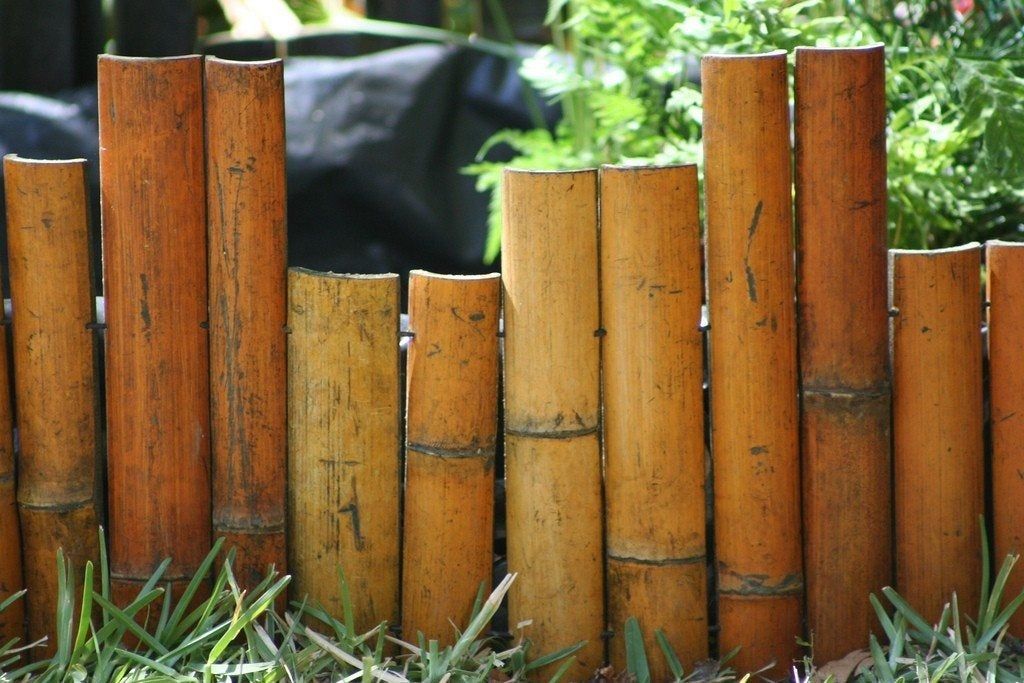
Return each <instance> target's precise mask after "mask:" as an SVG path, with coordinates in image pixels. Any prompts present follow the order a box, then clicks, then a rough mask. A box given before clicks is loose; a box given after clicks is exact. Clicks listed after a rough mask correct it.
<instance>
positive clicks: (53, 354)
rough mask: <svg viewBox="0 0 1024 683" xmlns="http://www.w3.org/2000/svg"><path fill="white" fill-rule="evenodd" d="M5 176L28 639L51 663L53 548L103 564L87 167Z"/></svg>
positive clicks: (24, 167)
mask: <svg viewBox="0 0 1024 683" xmlns="http://www.w3.org/2000/svg"><path fill="white" fill-rule="evenodd" d="M4 179H5V184H6V188H7V240H8V251H9V254H10V259H9V262H10V266H11V272H10V275H11V308H12V313H13V317H14V321H13V322H14V326H13V327H14V330H13V350H14V379H15V396H16V402H17V406H18V437H19V439H18V440H19V458H18V461H19V470H18V503H19V507H20V512H21V526H22V534H23V554H24V568H25V584H26V587H27V588H28V594H27V595H26V598H25V600H26V608H27V612H28V637H29V640H30V641H36V640H39V639H41V638H43V637H44V636H47V635H49V636H50V640H49V641H48V644H47V646H46V648H45V652H46V654H47V655H52V654H53V652H54V651H55V644H54V636H55V635H56V634H55V633H54V632H53V628H54V615H55V614H56V613H57V572H56V565H57V559H56V558H57V549H58V548H63V550H64V555H65V556H66V557H67V558H68V559H69V560H70V561H71V562H72V564H73V566H75V567H76V568H78V569H79V570H81V568H82V567H83V566H85V563H86V562H87V561H92V562H93V563H96V562H98V560H99V537H98V529H97V527H98V524H99V522H98V516H99V515H98V512H97V504H96V500H97V490H98V488H97V481H96V461H97V457H96V455H97V430H96V426H97V424H96V423H97V415H98V413H97V411H98V403H97V377H96V349H95V345H94V338H93V332H92V330H91V329H90V324H91V323H94V322H95V304H94V298H93V293H92V291H91V281H92V280H91V277H90V260H89V227H88V202H87V196H86V184H85V161H84V160H81V159H79V160H74V161H33V160H31V159H20V158H18V157H15V156H13V155H12V156H8V157H6V158H5V159H4ZM79 576H81V574H80V573H79ZM79 588H80V586H79ZM39 654H41V653H37V655H36V656H37V657H38V656H39Z"/></svg>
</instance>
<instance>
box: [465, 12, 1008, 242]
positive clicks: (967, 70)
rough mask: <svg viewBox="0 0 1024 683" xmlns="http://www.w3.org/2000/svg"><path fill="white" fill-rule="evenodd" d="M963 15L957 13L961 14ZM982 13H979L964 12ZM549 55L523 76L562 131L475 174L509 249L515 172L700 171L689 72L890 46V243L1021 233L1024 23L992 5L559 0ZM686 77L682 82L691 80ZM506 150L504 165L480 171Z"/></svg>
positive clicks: (506, 137) (527, 137) (505, 140)
mask: <svg viewBox="0 0 1024 683" xmlns="http://www.w3.org/2000/svg"><path fill="white" fill-rule="evenodd" d="M958 4H963V3H962V2H961V3H958ZM968 4H973V3H968ZM549 7H550V11H549V14H548V22H549V23H550V25H551V27H552V33H553V35H554V45H553V46H550V47H545V48H541V49H540V50H539V51H538V52H537V53H536V54H535V55H534V56H533V57H531V58H529V59H527V60H525V61H524V63H523V65H522V68H521V73H522V75H523V77H524V78H525V79H526V80H527V81H529V82H530V83H531V84H532V85H533V86H534V87H535V88H536V89H537V90H538V91H539V92H540V93H541V94H543V95H544V96H546V97H547V98H548V99H550V100H551V101H554V102H559V103H561V105H562V110H563V118H562V120H561V122H560V123H559V124H558V126H557V127H556V128H555V130H554V131H550V132H549V131H547V130H545V129H535V130H530V131H525V132H521V131H502V132H500V133H498V134H497V135H496V136H494V137H493V138H492V139H491V140H490V141H488V143H487V144H486V145H485V146H484V148H483V149H482V150H481V152H480V155H479V159H480V162H479V163H477V164H475V165H473V166H471V167H469V168H468V169H467V172H469V173H472V174H475V175H477V176H478V188H479V189H480V190H481V191H487V192H491V198H492V203H491V216H490V226H489V227H490V233H489V234H490V237H489V240H488V243H487V249H486V254H485V259H487V260H492V259H493V258H494V257H495V256H496V255H497V253H498V249H499V246H500V178H501V170H502V169H503V168H504V166H505V165H506V163H507V164H508V165H512V166H515V167H520V168H536V169H542V170H553V169H566V168H574V167H584V166H594V165H598V164H601V163H636V164H670V163H681V162H697V163H700V161H701V149H700V122H701V95H700V91H699V87H698V86H697V85H696V84H695V83H693V82H692V80H695V79H694V77H695V76H696V73H695V72H696V59H697V58H699V57H700V56H701V55H703V54H706V53H709V52H731V53H754V52H765V51H769V50H773V49H779V48H781V49H786V50H792V49H793V48H795V47H797V46H800V45H812V46H814V45H831V46H850V45H863V44H866V43H872V42H879V41H880V42H883V43H885V45H886V56H887V66H888V85H887V100H888V106H889V109H890V125H889V138H890V139H889V195H890V203H889V218H890V225H889V229H890V242H891V243H892V244H893V245H894V246H900V247H914V248H923V247H939V246H948V245H950V244H955V243H958V242H960V241H963V240H969V239H987V238H991V237H1000V238H1004V239H1007V238H1009V239H1012V238H1014V237H1018V236H1020V233H1021V232H1022V230H1024V150H1022V149H1021V147H1020V145H1019V144H1012V143H1011V140H1019V139H1021V137H1022V136H1024V108H1022V107H1020V105H1019V103H1020V102H1021V100H1022V98H1024V11H1022V9H1021V7H1022V6H1021V4H1020V2H1019V0H993V1H992V2H988V3H985V4H984V5H981V3H980V2H979V3H978V7H975V8H972V9H969V10H967V11H966V12H965V13H964V14H961V13H959V12H957V11H954V10H953V9H952V8H951V6H950V5H948V4H946V3H944V2H935V1H934V0H932V1H927V0H906V1H897V0H869V1H867V2H862V1H861V0H834V1H829V0H802V1H794V0H750V1H748V2H739V1H738V0H697V1H696V2H692V3H687V2H681V1H679V0H550V4H549ZM687 76H689V78H687ZM499 145H507V146H508V147H510V148H511V150H512V152H513V154H514V156H513V158H512V160H511V161H510V162H491V161H486V157H487V155H488V153H489V152H490V151H491V150H492V149H494V148H495V147H496V146H499Z"/></svg>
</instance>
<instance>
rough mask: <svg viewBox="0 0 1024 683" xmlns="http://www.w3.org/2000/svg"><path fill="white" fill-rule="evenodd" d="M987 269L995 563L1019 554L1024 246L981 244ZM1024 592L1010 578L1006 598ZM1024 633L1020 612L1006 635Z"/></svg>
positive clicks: (1022, 582)
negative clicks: (1023, 631)
mask: <svg viewBox="0 0 1024 683" xmlns="http://www.w3.org/2000/svg"><path fill="white" fill-rule="evenodd" d="M985 253H986V258H985V262H986V264H987V266H988V278H987V279H986V288H987V290H988V302H989V308H988V368H989V371H988V376H989V405H990V410H991V416H992V417H991V425H992V527H993V531H994V533H993V541H994V544H993V547H994V549H995V555H994V558H995V561H996V565H997V566H999V565H1000V564H1001V563H1002V561H1003V558H1005V557H1006V556H1007V555H1009V554H1011V553H1012V554H1020V553H1021V552H1022V551H1024V508H1022V506H1021V504H1020V501H1021V500H1022V499H1024V498H1022V497H1024V476H1022V475H1021V472H1024V367H1022V366H1021V362H1020V359H1021V358H1024V335H1021V330H1024V291H1022V288H1024V244H1021V243H1020V242H999V241H992V242H989V243H988V244H986V245H985ZM1022 590H1024V574H1022V573H1021V572H1020V571H1019V570H1015V571H1013V572H1011V573H1010V578H1009V582H1008V583H1007V588H1006V594H1007V595H1010V596H1013V595H1018V594H1019V593H1020V592H1021V591H1022ZM1022 629H1024V613H1020V612H1018V613H1016V614H1014V615H1013V618H1012V619H1011V620H1010V631H1011V632H1012V633H1020V632H1021V631H1022Z"/></svg>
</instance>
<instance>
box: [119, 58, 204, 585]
mask: <svg viewBox="0 0 1024 683" xmlns="http://www.w3.org/2000/svg"><path fill="white" fill-rule="evenodd" d="M99 129H100V191H101V204H102V217H103V253H104V293H105V297H106V321H107V331H106V347H107V353H106V378H107V382H106V387H107V404H108V407H107V429H108V433H107V443H108V456H107V457H108V460H107V462H108V486H109V494H108V495H109V517H110V560H111V578H112V584H113V590H114V592H115V596H116V597H117V598H118V599H119V600H123V599H124V598H126V597H129V596H131V595H132V594H134V592H135V591H136V590H137V588H138V582H139V581H141V580H144V579H145V578H147V577H148V576H149V575H150V574H151V573H152V572H153V570H154V569H155V568H156V566H157V564H158V563H159V562H160V561H161V560H163V558H164V557H167V556H171V557H173V562H172V563H171V565H170V567H169V569H168V572H167V575H166V576H167V579H168V580H171V581H172V582H174V584H175V586H178V587H180V586H181V585H182V581H183V580H185V579H188V578H190V577H191V576H192V575H193V574H194V572H195V570H196V569H197V568H198V566H199V563H200V562H201V561H202V559H203V558H204V557H205V556H206V554H207V553H208V552H209V549H210V525H211V522H210V444H209V421H210V406H209V378H210V375H209V357H208V337H207V331H206V329H205V326H206V321H207V280H206V275H207V261H206V258H205V256H204V255H205V254H206V179H205V171H204V155H203V92H202V59H201V58H200V57H176V58H164V59H142V58H123V57H109V56H103V57H100V60H99Z"/></svg>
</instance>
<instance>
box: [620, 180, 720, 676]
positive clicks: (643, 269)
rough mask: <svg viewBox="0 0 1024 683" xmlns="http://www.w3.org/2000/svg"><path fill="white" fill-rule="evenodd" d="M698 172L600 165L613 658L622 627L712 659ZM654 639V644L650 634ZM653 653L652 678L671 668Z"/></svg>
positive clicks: (688, 662)
mask: <svg viewBox="0 0 1024 683" xmlns="http://www.w3.org/2000/svg"><path fill="white" fill-rule="evenodd" d="M697 201H698V199H697V168H696V166H692V165H691V166H677V167H671V168H627V167H620V168H617V167H611V166H605V167H604V168H602V169H601V320H602V326H603V327H604V329H605V330H606V335H605V337H604V339H603V340H602V346H601V362H602V367H603V377H604V389H603V396H604V439H605V441H604V447H605V479H606V483H605V501H606V502H605V509H606V516H607V523H606V524H607V531H606V533H607V562H608V567H607V574H608V576H607V583H608V621H609V624H610V627H611V629H612V630H613V631H614V632H615V635H614V636H613V637H612V639H611V641H610V648H611V662H612V665H613V666H614V667H615V669H616V670H618V671H624V670H625V664H626V653H625V646H624V639H623V636H622V628H623V624H624V623H625V621H626V619H628V618H629V617H631V616H633V617H637V619H638V620H639V622H640V627H641V629H642V630H643V631H644V633H645V635H646V637H647V638H649V639H653V634H654V631H655V629H661V630H663V631H664V632H665V634H666V635H667V636H668V638H669V641H670V642H671V643H673V644H674V645H675V647H676V648H677V650H676V652H677V654H678V655H679V657H680V658H681V659H682V660H683V662H684V665H685V666H686V667H687V668H688V669H689V668H691V667H692V666H693V664H694V663H695V662H696V661H698V660H702V659H706V658H707V656H708V631H707V627H708V624H707V585H706V584H707V566H706V564H707V558H706V554H705V543H704V525H705V508H704V391H703V380H704V345H703V335H702V333H701V331H700V325H699V323H700V317H701V303H702V300H703V277H702V276H701V253H700V223H699V219H698V208H697ZM650 642H653V640H651V641H650ZM655 651H658V652H660V650H656V649H655V650H652V651H650V652H648V657H649V660H650V667H651V678H652V680H668V679H669V678H671V671H670V669H669V668H668V666H667V663H666V662H665V661H664V659H663V658H662V657H660V656H656V655H654V652H655Z"/></svg>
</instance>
